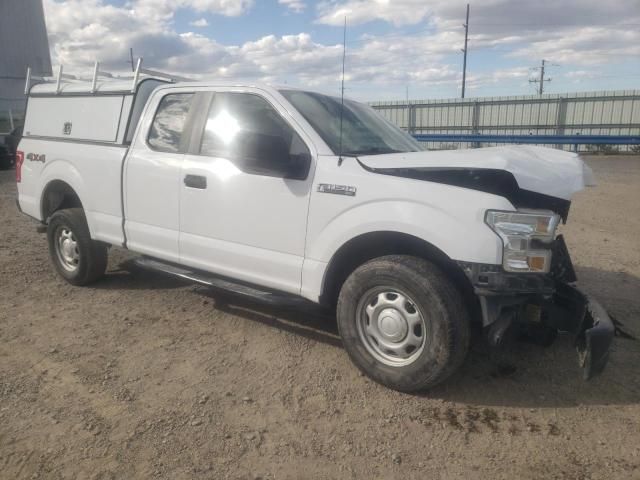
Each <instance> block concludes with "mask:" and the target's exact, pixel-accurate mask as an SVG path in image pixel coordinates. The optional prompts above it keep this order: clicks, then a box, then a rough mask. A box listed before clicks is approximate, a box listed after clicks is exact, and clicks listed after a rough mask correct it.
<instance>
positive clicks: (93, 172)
mask: <svg viewBox="0 0 640 480" xmlns="http://www.w3.org/2000/svg"><path fill="white" fill-rule="evenodd" d="M19 149H20V150H21V151H23V152H24V154H25V160H24V163H23V166H22V181H21V182H20V183H19V184H18V198H19V201H20V207H21V208H22V211H23V212H24V213H26V214H28V215H30V216H32V217H34V218H36V219H38V220H41V221H44V220H46V219H45V218H42V195H43V193H44V191H45V189H46V187H47V185H49V183H50V182H52V181H54V180H61V181H63V182H65V183H67V184H68V185H69V186H70V187H71V188H73V190H74V191H75V192H76V193H77V195H78V197H79V198H80V201H81V202H82V206H83V208H84V210H85V214H86V216H87V222H88V224H89V231H90V232H91V237H92V238H94V239H96V240H102V241H105V242H108V243H112V244H117V245H119V244H122V242H123V240H124V239H123V234H122V201H121V190H120V186H121V168H122V162H123V159H124V156H125V154H126V151H127V149H126V148H125V147H122V146H117V145H103V144H91V143H76V142H68V141H59V140H44V139H36V138H29V137H23V139H22V141H21V142H20V146H19ZM30 153H35V154H38V156H39V157H38V158H42V157H41V156H42V155H44V161H34V160H30V159H29V158H28V157H29V154H30Z"/></svg>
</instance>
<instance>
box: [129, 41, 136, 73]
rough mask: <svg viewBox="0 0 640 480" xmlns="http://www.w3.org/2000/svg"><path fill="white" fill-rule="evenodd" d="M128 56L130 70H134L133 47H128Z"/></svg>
mask: <svg viewBox="0 0 640 480" xmlns="http://www.w3.org/2000/svg"><path fill="white" fill-rule="evenodd" d="M129 58H130V61H131V71H132V72H134V71H135V69H136V67H135V65H134V64H133V47H130V48H129Z"/></svg>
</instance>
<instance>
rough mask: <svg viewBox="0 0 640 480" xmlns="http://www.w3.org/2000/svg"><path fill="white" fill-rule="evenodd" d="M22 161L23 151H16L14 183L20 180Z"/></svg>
mask: <svg viewBox="0 0 640 480" xmlns="http://www.w3.org/2000/svg"><path fill="white" fill-rule="evenodd" d="M23 163H24V152H21V151H20V150H18V151H17V152H16V183H20V182H21V181H22V164H23Z"/></svg>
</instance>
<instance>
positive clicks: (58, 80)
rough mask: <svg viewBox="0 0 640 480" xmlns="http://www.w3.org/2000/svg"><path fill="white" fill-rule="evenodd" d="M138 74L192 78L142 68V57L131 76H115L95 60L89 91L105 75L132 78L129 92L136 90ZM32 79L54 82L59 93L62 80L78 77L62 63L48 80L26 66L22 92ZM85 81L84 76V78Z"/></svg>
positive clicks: (31, 82)
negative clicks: (66, 70) (65, 69)
mask: <svg viewBox="0 0 640 480" xmlns="http://www.w3.org/2000/svg"><path fill="white" fill-rule="evenodd" d="M140 75H150V76H152V77H158V78H161V79H164V80H169V81H170V82H179V81H190V80H192V79H190V78H187V77H181V76H179V75H173V74H170V73H166V72H161V71H159V70H150V69H147V68H142V58H138V62H137V64H136V68H135V70H134V72H133V77H129V76H127V77H121V76H116V75H114V74H112V73H110V72H107V71H104V70H100V62H95V64H94V65H93V75H92V77H91V93H95V92H96V91H97V88H98V77H107V78H118V79H121V80H124V79H129V78H131V79H132V84H131V93H135V91H136V87H137V86H138V81H139V80H140ZM34 80H38V81H44V82H47V81H49V82H51V81H53V82H55V85H56V88H55V93H56V94H59V93H60V91H61V89H62V81H63V80H78V77H76V76H75V75H69V74H67V73H64V66H63V65H58V71H57V72H56V75H55V77H54V78H53V79H51V77H49V80H47V77H42V76H35V75H33V73H32V70H31V67H27V75H26V81H25V84H24V94H25V95H29V90H30V89H31V87H32V85H33V81H34ZM85 81H86V78H85Z"/></svg>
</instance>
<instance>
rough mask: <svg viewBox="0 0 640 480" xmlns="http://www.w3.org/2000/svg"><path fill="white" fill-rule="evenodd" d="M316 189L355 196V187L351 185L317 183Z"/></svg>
mask: <svg viewBox="0 0 640 480" xmlns="http://www.w3.org/2000/svg"><path fill="white" fill-rule="evenodd" d="M318 191H319V192H322V193H334V194H336V195H347V196H348V197H355V196H356V187H354V186H352V185H334V184H332V183H319V184H318Z"/></svg>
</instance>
